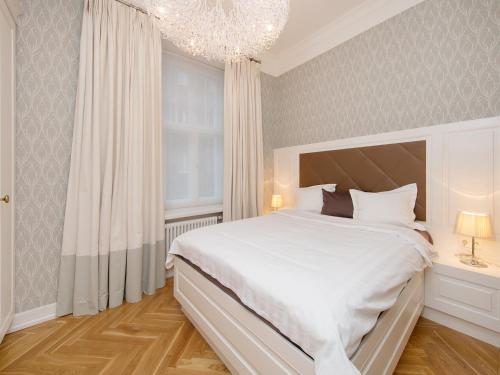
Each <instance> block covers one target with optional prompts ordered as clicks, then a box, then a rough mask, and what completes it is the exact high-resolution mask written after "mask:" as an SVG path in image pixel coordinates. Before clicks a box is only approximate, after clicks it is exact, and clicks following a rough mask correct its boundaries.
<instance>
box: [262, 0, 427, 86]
mask: <svg viewBox="0 0 500 375" xmlns="http://www.w3.org/2000/svg"><path fill="white" fill-rule="evenodd" d="M423 1H425V0H366V1H365V2H363V3H362V4H360V5H359V6H357V7H356V8H354V9H352V10H351V11H349V12H348V13H346V14H344V15H343V16H341V17H339V18H338V19H336V20H334V21H332V22H330V23H329V24H327V25H326V26H324V27H322V28H321V29H319V30H318V31H316V32H314V33H313V34H311V35H309V36H307V37H306V38H304V39H302V40H301V41H299V42H298V43H296V44H295V45H293V46H291V47H290V48H288V49H286V50H284V51H282V52H279V53H272V52H267V53H265V54H263V55H262V57H261V58H262V68H261V70H262V71H263V72H264V73H267V74H270V75H272V76H275V77H277V76H280V75H281V74H283V73H286V72H288V71H289V70H291V69H293V68H296V67H297V66H299V65H302V64H304V63H305V62H307V61H309V60H311V59H313V58H315V57H317V56H319V55H321V54H323V53H325V52H327V51H329V50H330V49H332V48H334V47H336V46H338V45H340V44H342V43H344V42H346V41H347V40H349V39H351V38H354V37H355V36H356V35H359V34H361V33H363V32H364V31H366V30H369V29H371V28H372V27H374V26H376V25H378V24H380V23H382V22H384V21H387V20H388V19H390V18H392V17H394V16H396V15H398V14H400V13H402V12H404V11H405V10H407V9H409V8H412V7H414V6H415V5H417V4H419V3H421V2H423Z"/></svg>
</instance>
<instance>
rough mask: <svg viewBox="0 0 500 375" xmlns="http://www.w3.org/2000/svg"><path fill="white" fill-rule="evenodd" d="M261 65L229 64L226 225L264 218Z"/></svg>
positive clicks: (244, 61) (226, 122)
mask: <svg viewBox="0 0 500 375" xmlns="http://www.w3.org/2000/svg"><path fill="white" fill-rule="evenodd" d="M263 174H264V166H263V149H262V104H261V89H260V69H259V64H257V63H256V62H254V61H250V60H248V59H244V60H242V61H240V62H235V63H227V64H226V69H225V75H224V199H223V211H224V212H223V214H224V221H230V220H238V219H245V218H249V217H253V216H257V215H260V214H262V209H263V196H264V177H263Z"/></svg>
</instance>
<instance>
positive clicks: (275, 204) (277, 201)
mask: <svg viewBox="0 0 500 375" xmlns="http://www.w3.org/2000/svg"><path fill="white" fill-rule="evenodd" d="M282 205H283V198H281V194H273V196H272V198H271V207H272V209H273V210H274V211H276V210H277V209H278V208H280V207H281V206H282Z"/></svg>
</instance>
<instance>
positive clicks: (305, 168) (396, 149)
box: [299, 141, 426, 220]
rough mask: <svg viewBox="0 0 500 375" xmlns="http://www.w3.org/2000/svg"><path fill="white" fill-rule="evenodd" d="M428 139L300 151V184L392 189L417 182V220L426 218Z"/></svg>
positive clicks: (376, 189)
mask: <svg viewBox="0 0 500 375" xmlns="http://www.w3.org/2000/svg"><path fill="white" fill-rule="evenodd" d="M425 154H426V142H425V141H416V142H405V143H395V144H388V145H381V146H370V147H358V148H348V149H343V150H333V151H322V152H312V153H308V154H300V181H299V185H300V187H307V186H312V185H319V184H327V183H335V184H337V191H347V190H349V189H358V190H363V191H370V192H380V191H386V190H392V189H395V188H398V187H400V186H403V185H407V184H411V183H414V182H415V183H417V186H418V195H417V202H416V204H415V215H416V216H417V220H425V218H426V158H425Z"/></svg>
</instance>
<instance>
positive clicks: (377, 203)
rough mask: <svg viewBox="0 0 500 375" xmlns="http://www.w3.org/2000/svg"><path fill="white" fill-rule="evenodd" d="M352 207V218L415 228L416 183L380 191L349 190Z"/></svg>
mask: <svg viewBox="0 0 500 375" xmlns="http://www.w3.org/2000/svg"><path fill="white" fill-rule="evenodd" d="M349 192H350V193H351V198H352V205H353V207H354V212H353V219H358V220H364V221H373V222H378V223H388V224H396V225H404V226H407V227H411V228H415V227H416V226H415V212H414V209H415V201H416V200H417V184H410V185H405V186H402V187H400V188H398V189H395V190H390V191H383V192H380V193H366V192H364V191H359V190H354V189H351V190H349Z"/></svg>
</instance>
